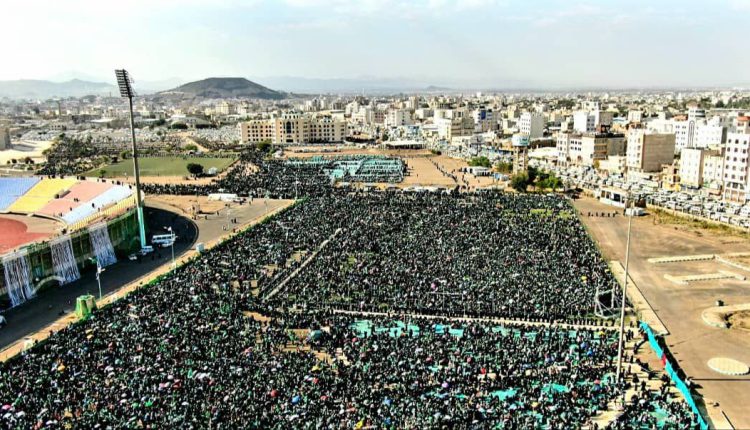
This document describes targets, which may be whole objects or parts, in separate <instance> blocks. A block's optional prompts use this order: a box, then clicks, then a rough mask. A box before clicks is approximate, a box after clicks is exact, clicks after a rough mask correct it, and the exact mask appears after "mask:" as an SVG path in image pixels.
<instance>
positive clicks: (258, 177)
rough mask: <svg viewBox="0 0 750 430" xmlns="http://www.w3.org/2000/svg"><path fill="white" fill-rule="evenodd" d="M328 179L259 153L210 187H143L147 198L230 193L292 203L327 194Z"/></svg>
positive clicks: (317, 171)
mask: <svg viewBox="0 0 750 430" xmlns="http://www.w3.org/2000/svg"><path fill="white" fill-rule="evenodd" d="M331 183H332V181H331V178H330V176H328V175H327V174H326V172H325V171H323V169H321V168H320V167H318V166H313V165H292V164H289V163H286V162H285V161H284V160H280V159H274V158H268V154H266V153H264V152H260V151H252V150H251V151H245V152H243V153H242V154H241V155H240V159H239V161H238V162H237V163H236V164H235V165H234V166H233V167H232V169H231V170H229V171H228V172H227V174H226V175H224V176H222V177H221V178H220V179H217V180H216V181H214V182H211V183H210V184H145V185H143V190H144V192H145V193H147V194H178V195H206V194H209V193H219V192H222V193H233V194H237V195H239V196H242V197H261V198H272V199H280V198H283V199H291V198H295V197H301V196H322V195H325V194H327V193H328V192H330V188H331V187H330V186H331Z"/></svg>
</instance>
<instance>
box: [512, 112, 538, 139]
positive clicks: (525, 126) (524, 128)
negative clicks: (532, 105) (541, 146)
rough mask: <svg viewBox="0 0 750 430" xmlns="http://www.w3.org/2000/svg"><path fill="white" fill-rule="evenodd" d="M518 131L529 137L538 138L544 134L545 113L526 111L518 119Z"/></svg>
mask: <svg viewBox="0 0 750 430" xmlns="http://www.w3.org/2000/svg"><path fill="white" fill-rule="evenodd" d="M518 131H519V132H520V133H521V134H525V135H526V136H529V139H538V138H540V137H542V136H544V114H542V113H539V112H524V113H523V114H521V117H520V118H519V119H518Z"/></svg>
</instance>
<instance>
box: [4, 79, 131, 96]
mask: <svg viewBox="0 0 750 430" xmlns="http://www.w3.org/2000/svg"><path fill="white" fill-rule="evenodd" d="M109 93H112V94H118V90H117V87H116V86H114V85H112V84H106V83H103V82H91V81H83V80H80V79H71V80H69V81H65V82H52V81H45V80H38V79H17V80H11V81H0V97H8V98H11V99H48V98H53V97H83V96H89V95H106V94H109Z"/></svg>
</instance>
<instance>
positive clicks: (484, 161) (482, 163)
mask: <svg viewBox="0 0 750 430" xmlns="http://www.w3.org/2000/svg"><path fill="white" fill-rule="evenodd" d="M469 166H472V167H475V166H479V167H487V168H489V167H491V166H492V163H490V159H489V158H487V157H484V156H482V157H474V158H472V159H471V160H469Z"/></svg>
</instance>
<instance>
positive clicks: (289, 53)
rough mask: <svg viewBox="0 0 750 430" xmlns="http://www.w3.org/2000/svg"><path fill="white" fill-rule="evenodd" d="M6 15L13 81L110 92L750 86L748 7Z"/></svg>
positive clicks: (297, 8) (248, 4) (470, 0)
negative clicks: (236, 86) (96, 84)
mask: <svg viewBox="0 0 750 430" xmlns="http://www.w3.org/2000/svg"><path fill="white" fill-rule="evenodd" d="M41 8H43V9H44V10H45V13H44V14H40V13H39V11H40V10H41ZM4 9H5V11H6V12H8V13H7V16H8V18H9V19H8V20H7V21H6V23H5V24H4V26H2V27H0V37H2V38H3V39H4V40H13V41H15V43H11V44H8V45H9V46H8V48H7V52H6V56H7V57H6V58H7V59H8V60H9V61H7V62H6V64H5V67H3V68H2V70H0V80H12V79H48V80H58V81H59V80H65V78H73V77H77V78H87V77H88V78H90V79H92V80H97V81H105V82H109V81H111V80H112V79H111V78H110V75H111V73H112V72H111V71H112V70H113V69H114V68H117V67H127V68H128V69H129V70H130V71H131V73H132V74H133V76H134V77H135V78H136V79H139V80H141V81H160V80H169V79H175V78H177V79H179V80H182V81H191V80H196V79H202V78H206V77H209V76H243V77H248V78H249V79H252V80H255V81H257V82H259V83H261V84H264V85H265V84H267V83H268V86H271V87H276V88H278V89H282V90H283V89H285V88H283V87H279V85H278V83H283V79H284V78H285V77H299V78H304V79H308V80H311V81H320V80H350V81H351V80H365V81H367V80H374V81H377V80H385V81H390V82H394V83H404V82H409V83H412V84H414V85H415V86H417V87H418V86H423V85H436V86H446V87H452V88H456V89H460V88H498V89H505V88H507V89H512V88H540V89H554V88H597V87H599V88H639V87H644V88H654V87H670V88H672V87H721V86H743V85H747V84H748V83H750V79H748V78H745V77H744V76H743V74H742V73H741V71H742V70H745V69H747V68H748V67H750V59H748V58H747V57H746V56H742V55H738V54H739V53H740V52H742V49H743V48H744V45H743V42H742V40H741V38H737V37H734V35H736V34H737V32H738V31H739V29H740V28H741V27H740V26H741V25H742V24H743V17H745V15H746V13H747V12H748V11H750V2H749V1H747V0H722V1H717V2H716V3H715V4H712V5H711V7H710V8H709V7H706V5H705V3H702V2H697V1H687V2H685V1H683V2H677V1H665V2H659V3H658V4H653V2H646V1H636V2H624V1H608V2H574V3H572V2H563V1H559V0H544V1H540V2H535V3H534V4H527V3H524V2H518V1H510V0H466V1H450V0H426V1H418V2H409V3H404V2H396V1H388V0H386V1H372V0H364V1H343V0H284V1H278V2H272V1H263V0H249V1H240V0H221V1H218V2H217V1H207V0H189V1H182V2H178V1H176V0H161V1H156V2H151V1H149V2H147V1H145V0H136V1H133V2H130V3H129V4H128V6H127V8H125V7H123V6H121V5H119V4H115V3H109V4H101V3H100V2H93V1H91V0H74V1H72V2H66V3H65V4H64V5H61V4H57V3H56V2H50V1H40V2H35V3H33V4H28V3H23V2H20V1H16V0H12V1H10V2H9V3H7V4H6V6H5V8H4ZM29 23H35V25H34V27H35V29H34V31H33V32H30V31H29V30H28V25H29ZM31 52H33V53H34V55H33V56H32V55H29V53H31ZM264 80H265V82H264ZM274 84H277V85H274Z"/></svg>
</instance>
